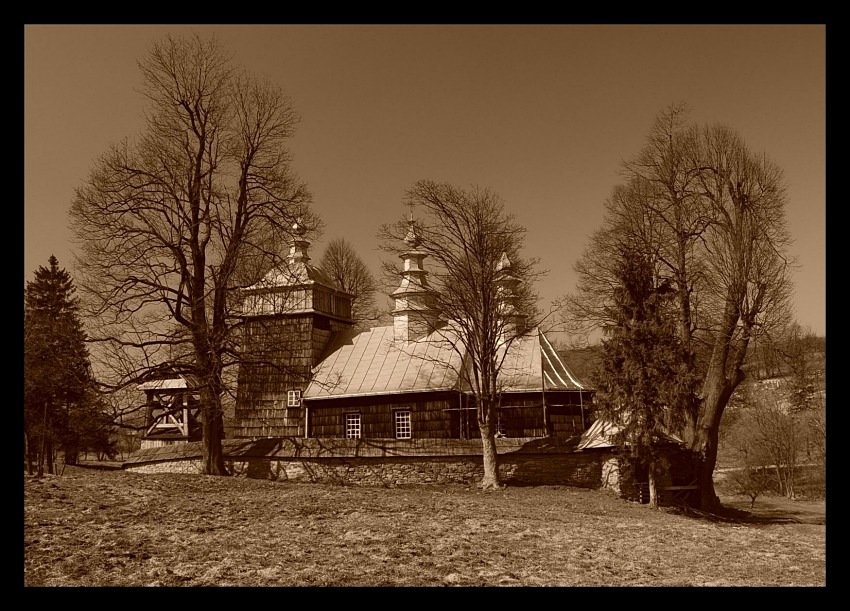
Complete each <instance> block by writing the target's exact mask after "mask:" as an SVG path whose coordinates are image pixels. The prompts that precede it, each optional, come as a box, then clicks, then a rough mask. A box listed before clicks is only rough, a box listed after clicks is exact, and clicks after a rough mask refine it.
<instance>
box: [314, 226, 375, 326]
mask: <svg viewBox="0 0 850 611" xmlns="http://www.w3.org/2000/svg"><path fill="white" fill-rule="evenodd" d="M319 267H320V268H321V270H322V271H323V272H325V274H327V276H328V277H329V278H330V279H331V280H333V281H334V282H335V283H336V285H337V286H338V287H339V288H341V289H342V290H343V291H345V292H346V293H350V294H351V295H352V296H353V299H352V300H351V317H352V318H353V319H354V322H355V324H357V325H362V324H364V323H365V322H366V321H369V320H375V319H376V318H377V313H376V311H375V291H376V290H377V283H376V282H375V277H374V276H373V275H372V272H370V271H369V268H368V267H367V266H366V264H365V263H364V262H363V259H361V258H360V255H358V254H357V251H356V250H354V247H353V246H352V245H351V243H349V242H348V241H347V240H346V239H345V238H334V239H333V240H331V241H330V242H329V243H328V245H327V246H326V247H325V250H324V252H323V253H322V258H321V259H320V260H319Z"/></svg>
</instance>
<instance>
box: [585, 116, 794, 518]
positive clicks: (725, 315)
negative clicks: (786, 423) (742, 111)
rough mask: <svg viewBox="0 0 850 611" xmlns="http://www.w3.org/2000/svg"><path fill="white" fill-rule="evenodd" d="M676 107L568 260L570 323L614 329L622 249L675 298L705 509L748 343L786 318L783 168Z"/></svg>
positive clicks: (690, 431) (690, 432)
mask: <svg viewBox="0 0 850 611" xmlns="http://www.w3.org/2000/svg"><path fill="white" fill-rule="evenodd" d="M685 115H686V109H685V108H684V107H683V106H682V105H675V106H673V107H671V108H670V109H668V110H667V111H665V112H663V113H661V114H660V115H659V117H658V119H657V120H656V122H655V124H654V126H653V128H652V130H651V131H650V135H649V137H648V138H647V143H646V145H645V146H644V148H643V149H642V150H641V151H640V152H639V153H638V155H636V156H635V158H634V159H633V160H631V161H629V162H627V163H625V164H624V173H625V177H626V183H625V184H624V185H621V186H618V187H617V188H615V190H614V193H613V195H612V197H611V198H610V199H609V200H608V202H606V217H605V220H604V224H603V227H602V228H601V229H600V230H598V231H597V232H596V233H595V234H594V235H593V236H592V238H591V242H590V244H589V245H588V247H587V249H586V250H585V253H584V254H583V256H582V258H581V259H580V261H579V262H578V263H577V265H576V271H577V273H578V274H579V277H580V281H579V286H578V291H577V293H576V295H574V296H572V299H571V300H570V308H569V311H570V316H571V317H572V320H573V321H574V322H578V323H580V324H583V325H585V326H584V328H585V329H589V328H593V327H600V326H605V325H608V324H610V322H611V321H610V316H609V312H610V311H611V310H610V306H611V304H612V296H613V294H614V293H613V291H614V288H615V287H616V282H615V275H614V273H613V272H614V270H615V269H616V267H617V264H616V261H617V256H618V248H619V245H621V244H629V245H631V246H632V247H633V248H635V249H636V250H639V251H640V252H642V253H644V254H645V256H647V257H650V258H651V260H652V261H653V264H654V266H655V268H656V274H657V275H658V277H659V278H666V279H667V281H668V282H669V286H670V288H671V289H672V290H673V291H674V293H675V296H676V300H677V304H678V307H677V316H678V328H679V334H680V337H681V339H682V340H683V342H684V345H685V346H686V348H687V349H688V351H689V356H688V357H687V360H688V361H689V365H690V366H692V367H693V368H694V370H695V371H697V372H698V373H699V375H700V377H701V380H702V383H701V391H700V392H699V393H698V394H697V395H696V396H694V397H693V398H692V400H691V405H689V406H685V407H686V409H685V413H687V414H689V416H690V418H689V420H690V422H689V424H688V425H687V426H686V427H685V430H683V435H684V436H685V438H686V440H687V441H688V443H689V445H690V447H691V449H692V450H693V451H694V452H695V455H696V456H697V457H698V458H699V473H698V483H699V485H700V491H701V503H702V507H703V508H704V509H711V508H713V507H714V506H715V505H716V504H717V503H718V499H717V495H716V494H715V492H714V485H713V481H712V473H713V471H714V466H715V464H716V460H717V441H718V429H719V425H720V419H721V416H722V414H723V410H724V409H725V407H726V405H727V403H728V401H729V398H730V396H731V394H732V392H733V391H734V390H735V388H736V387H737V386H738V385H739V384H740V383H741V381H742V380H743V379H744V369H743V366H744V363H745V360H746V355H747V349H748V346H749V344H750V342H751V341H753V340H754V339H756V338H758V337H759V336H763V335H768V334H770V333H771V332H776V331H777V330H779V329H781V328H783V327H784V326H785V325H786V324H787V323H788V322H789V315H790V307H789V298H790V294H791V286H792V285H791V282H790V272H791V269H792V266H793V262H792V260H791V259H790V258H789V256H788V254H787V250H788V247H789V245H790V236H789V234H788V232H787V229H786V224H785V217H784V205H785V201H786V194H785V188H784V182H783V178H782V172H781V170H780V169H779V167H778V166H776V164H774V163H773V162H772V161H770V160H769V159H768V158H767V157H766V156H765V155H762V154H755V153H753V152H752V151H750V150H749V149H748V148H747V146H746V145H745V144H744V142H743V140H742V139H741V137H740V136H739V135H738V134H737V133H735V132H734V131H733V130H731V129H729V128H727V127H724V126H718V125H713V126H705V127H697V126H694V125H690V124H688V123H687V121H686V120H685Z"/></svg>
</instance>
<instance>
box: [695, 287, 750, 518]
mask: <svg viewBox="0 0 850 611" xmlns="http://www.w3.org/2000/svg"><path fill="white" fill-rule="evenodd" d="M738 311H739V310H738V307H737V306H736V305H735V303H734V301H733V300H732V299H729V300H728V301H727V304H726V312H725V316H724V319H725V324H724V327H725V333H721V334H720V335H719V336H718V337H717V339H716V340H715V345H714V349H713V351H712V354H711V361H710V363H709V367H708V371H707V372H706V375H705V381H704V383H703V391H702V399H701V401H700V406H699V414H698V416H697V420H696V426H695V428H694V431H693V438H692V440H691V444H690V448H691V450H693V451H694V452H695V453H696V454H697V456H698V457H699V461H698V470H697V485H698V486H699V495H700V509H702V510H703V511H714V510H716V509H717V508H718V507H719V506H720V499H719V498H718V497H717V493H716V492H715V491H714V467H715V466H716V464H717V444H718V436H719V433H720V419H721V417H722V416H723V410H724V409H726V405H727V404H728V403H729V398H730V397H731V396H732V391H734V390H735V387H736V386H737V385H738V384H740V382H741V380H743V374H742V372H741V371H740V369H739V368H737V367H735V377H734V379H732V380H730V379H728V378H727V377H726V371H727V367H728V365H729V360H730V358H729V356H730V349H731V345H730V341H731V340H730V338H732V337H733V336H734V331H735V327H736V325H737V323H738V319H739V314H738Z"/></svg>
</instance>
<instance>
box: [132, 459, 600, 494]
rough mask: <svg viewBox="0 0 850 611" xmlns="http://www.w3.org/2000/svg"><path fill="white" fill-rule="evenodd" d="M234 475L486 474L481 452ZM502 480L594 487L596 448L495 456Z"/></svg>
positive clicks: (422, 480) (156, 467) (311, 463)
mask: <svg viewBox="0 0 850 611" xmlns="http://www.w3.org/2000/svg"><path fill="white" fill-rule="evenodd" d="M226 464H227V467H228V469H229V470H230V472H231V473H232V474H233V475H235V476H237V477H250V478H255V479H270V480H279V481H293V482H332V483H338V484H347V485H362V486H399V485H405V484H452V483H460V484H471V483H473V482H476V481H478V480H480V479H481V478H482V477H483V476H484V467H483V463H482V459H481V457H480V456H466V457H461V456H450V457H395V458H374V457H365V458H312V459H269V458H245V459H235V460H227V461H226ZM201 465H202V463H201V461H200V460H197V459H183V460H171V461H162V462H153V463H144V464H134V465H130V466H126V467H125V469H126V470H128V471H133V472H135V473H190V474H197V473H200V472H201ZM499 472H500V474H501V477H502V481H503V482H504V483H506V484H512V485H565V486H580V487H585V488H598V487H600V485H601V481H602V462H601V461H600V456H599V455H598V454H583V453H573V454H543V455H533V454H532V455H514V456H511V455H504V456H500V457H499Z"/></svg>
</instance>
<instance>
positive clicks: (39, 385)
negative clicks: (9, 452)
mask: <svg viewBox="0 0 850 611" xmlns="http://www.w3.org/2000/svg"><path fill="white" fill-rule="evenodd" d="M74 291H75V289H74V285H73V282H72V280H71V276H70V274H69V273H68V272H67V271H65V270H64V269H60V268H59V262H58V261H57V260H56V257H54V256H51V257H50V259H49V267H43V266H39V268H38V270H36V272H35V278H34V280H32V281H30V282H27V285H26V289H25V292H24V446H25V453H26V460H27V468H28V471H29V473H30V474H32V473H33V464H34V463H35V464H36V465H37V467H36V468H37V473H38V475H43V473H44V468H45V466H46V468H47V471H48V473H54V472H55V468H56V467H55V465H54V456H55V455H56V452H57V451H61V452H62V454H63V456H64V462H65V464H76V462H77V458H78V455H79V452H80V450H81V449H91V450H94V451H100V452H105V453H107V454H109V453H110V447H111V446H110V441H109V431H110V428H111V422H110V420H109V418H108V416H107V415H106V414H105V413H104V411H103V410H101V409H100V404H99V402H98V399H97V394H96V392H95V386H94V379H93V376H92V373H91V367H90V365H89V355H88V350H87V348H86V344H85V341H86V335H85V332H84V330H83V326H82V323H81V321H80V318H79V315H78V306H77V300H76V298H75V297H74Z"/></svg>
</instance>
